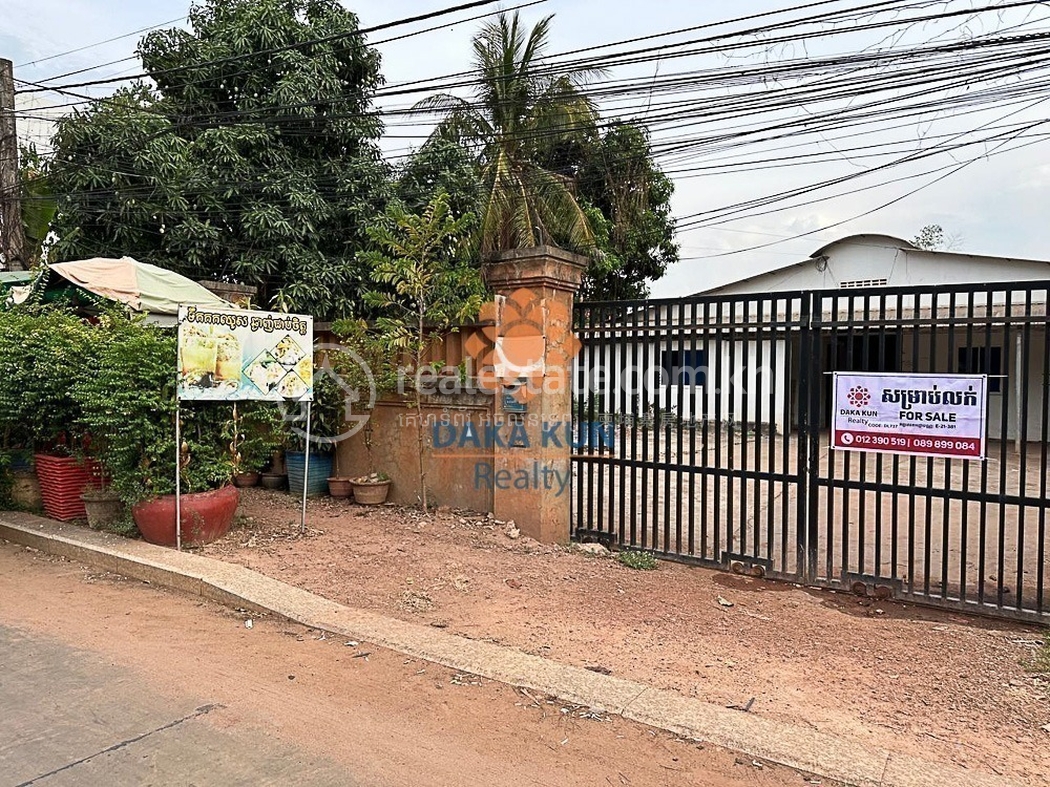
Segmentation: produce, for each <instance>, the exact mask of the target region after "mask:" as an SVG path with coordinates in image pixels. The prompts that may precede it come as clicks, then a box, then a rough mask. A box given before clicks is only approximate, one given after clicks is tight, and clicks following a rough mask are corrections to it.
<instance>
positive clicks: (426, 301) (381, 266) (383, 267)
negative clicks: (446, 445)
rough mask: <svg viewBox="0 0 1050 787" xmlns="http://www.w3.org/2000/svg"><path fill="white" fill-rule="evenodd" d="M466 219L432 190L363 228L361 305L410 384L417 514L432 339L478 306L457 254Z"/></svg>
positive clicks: (423, 488) (471, 270) (472, 280)
mask: <svg viewBox="0 0 1050 787" xmlns="http://www.w3.org/2000/svg"><path fill="white" fill-rule="evenodd" d="M473 221H474V216H473V215H472V214H469V213H468V214H467V215H465V216H460V217H458V218H457V217H455V216H452V215H451V213H450V212H449V207H448V195H447V194H446V193H445V192H439V193H438V194H437V195H436V196H435V197H434V198H433V199H432V200H431V201H430V203H429V204H428V205H427V206H426V207H425V208H424V209H423V211H422V212H421V213H411V212H409V211H408V210H407V209H406V208H405V207H404V205H402V204H401V203H400V202H397V201H394V202H392V203H391V204H390V206H389V207H388V208H387V212H386V216H385V219H384V220H383V221H381V222H379V223H377V224H375V225H374V226H371V227H369V228H368V234H369V237H370V238H371V240H372V242H373V243H374V244H375V248H373V249H371V250H369V251H367V252H364V253H363V254H362V255H361V257H362V259H363V260H365V261H366V262H367V263H368V265H369V268H370V269H371V274H372V279H373V280H374V281H375V282H376V283H377V284H378V285H380V286H379V287H377V288H376V289H374V290H371V291H369V292H368V293H366V295H365V301H366V302H367V303H368V304H369V305H371V306H373V307H374V308H375V309H376V310H377V312H378V313H379V314H381V315H382V316H381V317H379V318H378V319H377V320H376V321H375V324H374V331H375V335H376V337H377V338H378V340H379V341H380V342H381V344H382V345H383V346H384V348H385V349H386V350H387V352H388V353H389V354H391V355H393V356H395V357H397V358H402V359H407V360H408V362H409V363H410V365H411V366H410V371H411V372H412V373H413V376H414V378H415V381H416V385H415V394H414V397H413V398H414V406H415V410H416V428H417V438H418V449H419V489H420V502H421V504H422V506H423V510H424V511H426V510H427V485H426V478H427V472H426V429H425V428H424V424H423V402H422V396H421V392H420V390H419V388H420V385H419V380H420V376H421V374H422V372H423V368H424V362H425V361H426V358H427V354H428V351H429V350H430V348H431V347H432V346H433V345H434V342H435V341H436V340H437V339H439V338H440V337H441V336H442V335H443V334H444V333H445V332H446V331H448V330H449V329H451V328H453V327H454V326H457V325H460V324H461V323H463V322H465V321H467V320H469V319H471V318H473V317H474V316H476V315H477V313H478V310H479V309H480V308H481V303H482V294H483V292H484V287H483V285H482V283H481V277H480V275H479V273H478V270H477V268H475V267H473V266H471V265H470V264H469V263H467V262H464V261H461V259H460V255H459V251H460V249H461V248H462V247H463V245H464V244H465V243H466V242H468V240H469V238H470V232H471V224H472V223H473Z"/></svg>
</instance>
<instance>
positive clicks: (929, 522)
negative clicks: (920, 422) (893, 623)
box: [922, 292, 941, 596]
mask: <svg viewBox="0 0 1050 787" xmlns="http://www.w3.org/2000/svg"><path fill="white" fill-rule="evenodd" d="M931 299H932V301H931V306H930V364H929V368H928V369H927V371H929V372H931V373H932V372H936V371H937V365H936V364H937V327H938V319H937V316H938V311H939V310H940V303H941V298H940V292H934V293H933V294H932V295H931ZM936 461H937V460H936V459H934V458H933V457H927V458H926V520H925V522H924V525H925V540H924V542H923V545H922V592H923V595H925V596H929V595H930V575H931V574H932V573H933V567H932V566H931V565H930V561H931V560H932V553H933V488H934V483H933V478H934V472H935V470H934V465H935V463H936Z"/></svg>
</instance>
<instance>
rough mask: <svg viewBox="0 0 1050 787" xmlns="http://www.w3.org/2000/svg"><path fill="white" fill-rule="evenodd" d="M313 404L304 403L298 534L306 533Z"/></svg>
mask: <svg viewBox="0 0 1050 787" xmlns="http://www.w3.org/2000/svg"><path fill="white" fill-rule="evenodd" d="M312 404H313V403H312V402H310V401H307V403H306V454H305V455H304V456H303V513H302V517H301V518H300V520H299V532H300V533H305V532H306V489H307V487H308V486H309V485H310V484H309V481H310V406H311V405H312Z"/></svg>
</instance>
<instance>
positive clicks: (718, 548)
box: [712, 300, 726, 560]
mask: <svg viewBox="0 0 1050 787" xmlns="http://www.w3.org/2000/svg"><path fill="white" fill-rule="evenodd" d="M723 305H724V304H723V302H722V301H721V300H719V301H718V302H717V304H716V307H715V320H716V322H717V323H718V327H717V333H716V334H715V369H716V374H715V389H714V390H715V434H714V438H715V471H716V472H715V473H714V475H713V477H712V480H713V481H714V490H713V491H714V500H712V503H713V504H714V526H715V533H714V542H713V544H712V546H713V553H712V557H713V558H714V559H715V560H720V559H721V556H722V505H721V503H722V476H721V475H720V474H719V472H718V471H720V470H721V469H722V413H723V409H722V401H723V397H724V396H725V394H726V391H725V387H724V383H723V380H722V373H723V371H724V369H723V363H722V337H723V335H724V334H725V330H726V324H725V320H724V319H723V312H722V307H723Z"/></svg>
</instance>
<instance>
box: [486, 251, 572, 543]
mask: <svg viewBox="0 0 1050 787" xmlns="http://www.w3.org/2000/svg"><path fill="white" fill-rule="evenodd" d="M586 269H587V258H586V257H581V256H580V255H578V254H572V253H570V252H567V251H564V250H562V249H558V248H555V247H552V246H539V247H535V248H529V249H513V250H510V251H505V252H500V253H498V254H496V255H493V256H492V257H490V258H489V259H488V260H486V261H485V264H484V267H483V273H484V276H485V281H486V282H487V284H488V285H489V287H491V288H492V290H493V291H494V292H495V293H496V296H497V297H496V302H495V304H494V306H493V307H492V309H491V310H490V311H489V313H488V314H487V315H486V316H487V317H488V318H489V319H492V320H493V321H494V324H495V332H494V334H495V336H494V338H495V347H494V348H493V349H494V352H493V353H492V355H491V356H490V357H492V358H493V359H494V368H493V369H492V370H491V374H492V378H491V379H490V382H491V383H492V384H493V385H494V387H495V388H496V406H495V418H496V421H497V423H498V424H499V434H500V435H501V436H502V438H503V440H502V441H501V443H504V444H497V445H496V447H495V452H494V454H495V455H494V462H493V512H494V513H495V515H496V518H497V519H504V520H509V519H513V520H514V521H515V522H516V523H517V525H518V527H520V528H521V531H522V533H523V534H525V535H526V536H529V537H531V538H534V539H536V540H537V541H541V542H544V543H566V542H568V540H569V525H570V516H571V505H572V496H571V484H570V479H571V474H572V468H571V465H570V459H569V456H570V450H571V447H570V443H571V440H572V363H573V358H574V357H575V356H576V354H577V352H578V351H579V348H580V345H579V342H578V341H577V339H576V337H575V335H574V334H573V333H572V307H573V299H574V297H575V295H576V293H577V292H578V291H579V288H580V282H581V281H582V279H583V274H584V271H585V270H586Z"/></svg>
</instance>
